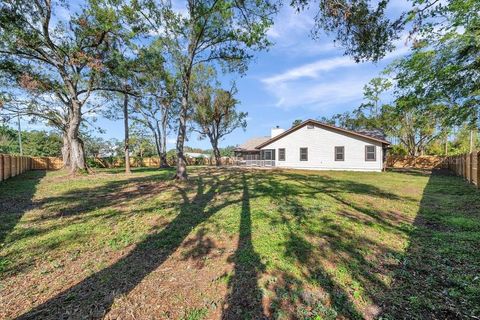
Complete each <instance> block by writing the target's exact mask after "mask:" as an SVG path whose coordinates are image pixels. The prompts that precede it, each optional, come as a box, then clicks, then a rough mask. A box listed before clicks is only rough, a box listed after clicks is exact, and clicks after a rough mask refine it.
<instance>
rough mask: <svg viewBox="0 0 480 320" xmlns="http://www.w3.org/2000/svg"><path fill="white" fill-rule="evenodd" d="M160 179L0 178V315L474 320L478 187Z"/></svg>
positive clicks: (240, 175) (292, 175) (426, 180)
mask: <svg viewBox="0 0 480 320" xmlns="http://www.w3.org/2000/svg"><path fill="white" fill-rule="evenodd" d="M172 173H173V171H171V170H154V169H140V170H138V169H137V170H135V171H134V173H133V174H132V175H131V176H126V175H124V174H123V173H121V171H119V170H113V171H112V170H111V171H100V172H97V174H96V175H94V176H81V177H77V178H70V177H68V176H67V175H66V173H65V172H62V171H59V172H48V173H47V174H46V175H45V174H44V173H42V172H29V173H26V174H24V175H22V176H20V177H16V178H13V179H11V180H9V181H7V182H3V183H0V210H1V211H0V212H1V213H0V214H1V215H0V222H1V223H0V241H1V242H2V245H1V247H0V281H1V282H0V318H2V319H3V318H7V319H9V318H16V317H19V316H20V319H37V318H49V319H60V318H62V317H65V318H91V317H105V318H112V319H113V318H122V319H179V318H183V319H210V318H213V319H218V318H224V319H262V318H275V319H292V318H293V319H335V318H340V319H343V318H348V319H360V318H367V319H369V318H379V317H383V318H387V319H390V318H391V319H397V318H424V319H432V318H438V319H444V318H465V319H467V318H469V317H472V316H477V317H478V316H479V315H480V303H478V301H480V276H479V274H480V254H479V248H480V192H478V191H477V190H476V189H475V188H473V187H471V186H468V185H467V184H465V183H464V182H463V181H462V180H461V179H460V178H457V177H452V176H442V175H432V176H430V175H428V174H424V173H420V172H404V173H401V172H387V173H360V172H313V171H312V172H305V171H246V170H239V169H228V168H225V169H214V168H190V179H189V181H188V182H186V183H178V182H175V181H172V180H171V176H172Z"/></svg>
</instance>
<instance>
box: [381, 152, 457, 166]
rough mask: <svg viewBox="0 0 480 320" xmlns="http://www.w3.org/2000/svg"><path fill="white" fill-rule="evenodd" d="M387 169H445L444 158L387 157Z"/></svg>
mask: <svg viewBox="0 0 480 320" xmlns="http://www.w3.org/2000/svg"><path fill="white" fill-rule="evenodd" d="M386 165H387V168H415V169H438V168H441V169H447V168H448V166H447V163H446V157H442V156H417V157H413V156H395V155H389V156H388V157H387V163H386Z"/></svg>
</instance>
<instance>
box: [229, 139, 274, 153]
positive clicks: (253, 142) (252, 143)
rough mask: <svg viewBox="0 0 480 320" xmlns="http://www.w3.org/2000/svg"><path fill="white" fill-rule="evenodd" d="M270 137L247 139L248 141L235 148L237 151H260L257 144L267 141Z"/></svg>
mask: <svg viewBox="0 0 480 320" xmlns="http://www.w3.org/2000/svg"><path fill="white" fill-rule="evenodd" d="M269 139H270V137H255V138H251V139H249V140H247V141H246V142H244V143H242V144H241V145H239V146H238V147H236V148H235V151H258V149H255V147H256V146H258V145H259V144H262V143H264V142H265V141H267V140H269Z"/></svg>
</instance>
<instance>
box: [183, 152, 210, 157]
mask: <svg viewBox="0 0 480 320" xmlns="http://www.w3.org/2000/svg"><path fill="white" fill-rule="evenodd" d="M185 155H186V156H188V157H190V158H210V156H209V155H208V154H204V153H198V152H185Z"/></svg>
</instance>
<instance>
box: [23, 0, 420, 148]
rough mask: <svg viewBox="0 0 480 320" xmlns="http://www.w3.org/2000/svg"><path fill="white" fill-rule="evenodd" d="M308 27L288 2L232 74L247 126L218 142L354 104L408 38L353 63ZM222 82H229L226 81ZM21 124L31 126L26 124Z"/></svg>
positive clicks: (109, 132) (118, 132)
mask: <svg viewBox="0 0 480 320" xmlns="http://www.w3.org/2000/svg"><path fill="white" fill-rule="evenodd" d="M409 5H410V3H409V2H407V1H404V0H394V1H392V2H391V3H390V5H389V7H388V10H389V16H392V17H397V16H398V15H399V14H400V12H402V11H404V10H406V9H407V8H409ZM312 26H313V18H312V15H311V14H308V13H306V12H303V13H300V14H298V13H296V12H295V11H294V10H293V9H291V8H290V7H289V6H285V7H284V8H282V10H281V12H280V13H279V14H278V15H277V16H276V18H275V24H274V26H273V28H271V29H270V30H269V32H268V35H269V37H270V39H271V40H272V41H273V42H274V45H273V46H272V47H271V48H270V49H269V51H267V52H260V53H257V54H256V55H255V59H254V61H252V63H251V64H250V67H249V70H248V71H247V74H246V75H245V76H244V77H235V81H236V83H237V88H238V96H237V97H238V99H239V100H240V102H241V103H240V105H239V106H238V109H239V110H241V111H245V112H248V126H247V129H246V130H245V131H243V130H241V129H239V130H236V131H234V132H233V133H232V134H230V135H229V136H227V137H226V138H225V139H224V140H223V141H221V143H220V145H221V146H227V145H237V144H241V143H242V142H244V141H245V140H246V139H248V138H250V137H255V136H266V135H269V134H270V128H271V127H274V126H276V125H278V126H280V127H283V128H289V127H290V126H291V123H292V122H293V120H295V119H308V118H318V117H322V116H326V117H328V116H331V115H333V114H336V113H340V112H344V111H349V110H352V109H354V108H356V107H358V106H359V104H360V103H361V102H362V98H363V97H362V89H363V86H364V85H365V84H366V83H367V82H368V81H369V80H370V79H371V78H373V77H375V76H377V75H378V74H379V73H380V72H381V71H382V70H383V69H384V67H385V66H386V65H388V64H389V63H391V62H392V61H393V60H394V59H396V58H399V57H401V56H402V55H404V54H406V53H407V52H408V46H409V43H407V41H406V40H405V37H403V38H402V39H401V40H399V41H398V42H397V43H396V50H395V51H394V52H392V53H390V54H388V55H387V56H386V57H385V58H384V59H383V60H382V61H380V62H378V63H376V64H374V63H370V62H369V63H361V64H357V63H355V62H354V61H353V60H352V59H351V58H349V57H347V56H344V54H343V50H342V48H341V47H338V46H335V44H334V42H333V39H332V38H331V37H328V36H327V35H323V36H322V37H321V38H320V39H318V40H313V39H312V38H310V37H309V34H310V30H311V28H312ZM224 85H225V86H226V87H229V83H225V84H224ZM97 126H100V127H102V128H103V129H104V130H105V133H104V134H97V135H99V136H103V137H104V138H107V139H108V138H117V139H119V140H122V136H123V131H122V130H123V125H122V122H121V121H117V122H113V121H109V120H106V119H98V121H97ZM25 127H26V128H31V129H33V128H34V127H33V126H31V125H28V124H26V123H25V124H24V128H25ZM168 142H169V143H168V148H169V149H170V148H173V147H174V142H175V132H172V133H171V134H170V136H169V137H168ZM186 145H188V146H192V147H200V148H204V149H208V148H210V144H209V142H208V140H199V139H198V138H197V136H195V135H192V136H191V137H189V141H187V142H186Z"/></svg>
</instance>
